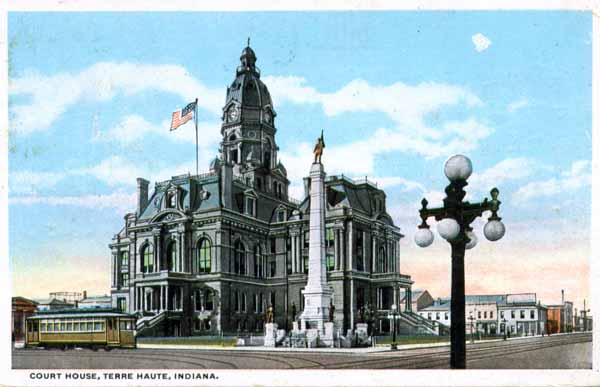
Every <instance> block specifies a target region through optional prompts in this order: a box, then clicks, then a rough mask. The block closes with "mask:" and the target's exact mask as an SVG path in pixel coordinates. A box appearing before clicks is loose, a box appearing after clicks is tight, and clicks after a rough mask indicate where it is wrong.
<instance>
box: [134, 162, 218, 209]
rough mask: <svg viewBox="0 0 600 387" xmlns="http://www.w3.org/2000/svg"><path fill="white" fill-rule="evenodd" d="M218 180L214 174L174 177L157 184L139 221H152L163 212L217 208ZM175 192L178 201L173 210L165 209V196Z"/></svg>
mask: <svg viewBox="0 0 600 387" xmlns="http://www.w3.org/2000/svg"><path fill="white" fill-rule="evenodd" d="M218 182H219V179H218V176H217V175H216V174H215V173H207V174H204V175H198V176H191V175H189V174H188V175H181V176H174V177H173V178H171V179H170V180H167V181H163V182H158V183H156V185H155V186H154V192H153V193H152V195H151V196H150V198H149V200H148V205H147V206H146V208H145V209H144V210H143V211H142V213H141V215H140V216H139V219H153V218H155V217H156V216H157V215H159V214H160V213H161V212H165V211H173V210H178V211H199V210H206V209H211V208H218V207H219V184H218ZM171 190H177V192H178V193H179V200H178V203H177V206H176V207H175V208H173V209H171V208H166V206H165V203H166V200H167V198H166V196H167V193H168V192H169V191H171Z"/></svg>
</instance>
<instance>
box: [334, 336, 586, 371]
mask: <svg viewBox="0 0 600 387" xmlns="http://www.w3.org/2000/svg"><path fill="white" fill-rule="evenodd" d="M570 339H572V338H569V339H564V338H561V339H559V340H553V341H551V342H545V343H535V342H533V343H532V342H529V343H518V344H517V343H511V344H507V345H500V346H490V345H486V346H485V347H483V348H481V347H480V348H472V349H468V350H467V354H468V353H469V352H472V351H479V352H481V351H486V353H491V354H490V355H487V356H486V357H493V356H495V355H498V354H503V353H505V350H506V349H507V347H509V348H510V349H511V353H520V352H527V351H533V350H536V349H543V348H550V347H555V346H559V345H567V344H577V343H584V342H589V341H591V339H586V338H583V339H584V340H581V339H582V338H579V337H578V338H577V339H578V340H575V341H573V340H570ZM419 349H422V348H418V349H413V350H409V351H414V350H419ZM515 350H518V351H515ZM434 356H435V357H440V356H444V359H430V358H431V357H434ZM449 356H450V350H449V349H448V348H447V347H444V348H443V350H440V351H436V352H434V353H423V354H417V355H414V354H412V355H411V354H408V353H403V354H401V355H397V356H390V357H389V358H387V359H386V358H384V357H383V356H378V358H377V359H369V360H353V361H348V362H345V363H336V364H334V365H326V366H324V367H323V368H355V367H353V366H356V365H360V367H356V368H367V369H368V366H369V365H382V364H388V363H397V362H404V361H406V362H407V363H408V364H407V363H404V364H402V368H411V367H410V365H413V364H422V362H427V363H431V362H433V363H443V364H445V363H448V361H449ZM476 359H477V358H476ZM474 360H475V359H474ZM406 366H408V367H406ZM418 368H421V367H418ZM422 368H431V367H422Z"/></svg>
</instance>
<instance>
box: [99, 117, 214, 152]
mask: <svg viewBox="0 0 600 387" xmlns="http://www.w3.org/2000/svg"><path fill="white" fill-rule="evenodd" d="M170 124H171V122H170V120H164V121H162V122H161V123H160V124H158V125H157V124H154V123H151V122H149V121H147V120H146V119H145V118H144V117H142V116H140V115H138V114H131V115H128V116H125V117H123V119H122V120H121V121H120V122H119V123H118V124H116V125H115V126H113V127H112V128H110V129H107V130H106V131H99V132H97V134H96V137H95V138H94V140H95V141H115V142H117V143H120V144H121V145H129V144H132V143H135V142H138V141H140V140H141V139H143V138H144V137H145V136H147V135H148V134H154V135H158V136H163V137H165V138H166V139H171V140H174V141H179V142H186V143H195V141H196V131H195V128H194V122H193V120H192V121H188V122H187V123H186V124H184V125H182V126H180V127H179V128H177V129H176V130H173V131H171V130H169V127H170ZM220 128H221V126H220V123H218V122H198V135H199V139H201V140H202V143H201V144H202V145H203V146H204V147H207V146H208V145H215V144H217V143H218V142H219V141H220V140H221V134H220V130H221V129H220Z"/></svg>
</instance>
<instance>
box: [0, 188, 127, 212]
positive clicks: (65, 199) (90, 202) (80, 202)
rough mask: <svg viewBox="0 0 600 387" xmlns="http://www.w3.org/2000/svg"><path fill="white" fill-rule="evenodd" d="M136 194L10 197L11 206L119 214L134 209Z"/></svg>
mask: <svg viewBox="0 0 600 387" xmlns="http://www.w3.org/2000/svg"><path fill="white" fill-rule="evenodd" d="M135 201H136V193H135V192H133V193H130V194H128V193H124V192H120V191H119V192H113V193H111V194H107V195H82V196H38V195H30V196H17V197H11V198H10V199H9V203H10V204H11V205H36V204H45V205H49V206H75V207H85V208H91V209H98V210H102V209H115V210H118V211H119V212H128V211H132V210H133V209H134V208H135V205H136V204H135Z"/></svg>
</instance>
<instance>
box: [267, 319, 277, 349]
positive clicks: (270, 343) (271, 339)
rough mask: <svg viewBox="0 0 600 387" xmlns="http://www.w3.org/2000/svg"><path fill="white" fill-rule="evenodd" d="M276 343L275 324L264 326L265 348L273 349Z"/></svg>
mask: <svg viewBox="0 0 600 387" xmlns="http://www.w3.org/2000/svg"><path fill="white" fill-rule="evenodd" d="M276 342H277V324H275V323H267V324H265V342H264V346H265V347H275V344H276Z"/></svg>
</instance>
